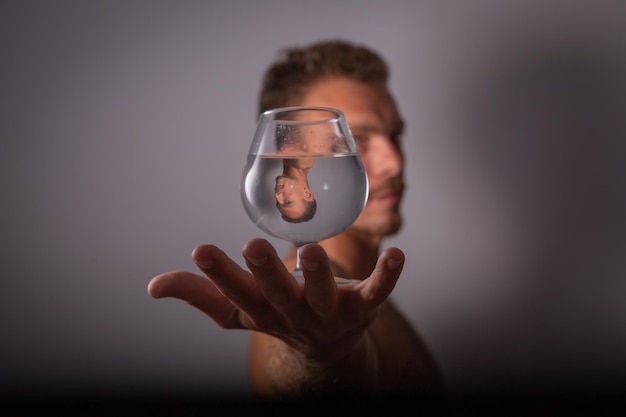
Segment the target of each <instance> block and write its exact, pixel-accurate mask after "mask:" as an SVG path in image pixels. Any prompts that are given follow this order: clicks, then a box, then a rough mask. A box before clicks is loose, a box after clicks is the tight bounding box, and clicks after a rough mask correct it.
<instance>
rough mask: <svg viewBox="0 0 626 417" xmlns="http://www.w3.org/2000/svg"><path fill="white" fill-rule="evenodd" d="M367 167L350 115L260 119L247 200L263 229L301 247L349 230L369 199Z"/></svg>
mask: <svg viewBox="0 0 626 417" xmlns="http://www.w3.org/2000/svg"><path fill="white" fill-rule="evenodd" d="M367 194H368V182H367V175H366V173H365V168H364V167H363V163H362V161H361V158H360V157H359V153H358V151H357V147H356V143H355V141H354V138H353V137H352V133H351V132H350V129H349V127H348V124H347V122H346V118H345V116H344V114H343V112H341V111H340V110H337V109H332V108H327V107H283V108H277V109H272V110H268V111H266V112H264V113H262V114H261V115H260V116H259V120H258V123H257V127H256V132H255V134H254V138H253V140H252V145H251V146H250V151H249V152H248V159H247V162H246V165H245V167H244V170H243V175H242V178H241V200H242V202H243V206H244V208H245V210H246V213H247V214H248V216H249V217H250V219H251V220H252V221H253V222H254V224H256V225H257V226H258V227H259V228H260V229H261V230H263V231H264V232H266V233H268V234H270V235H272V236H275V237H277V238H280V239H283V240H286V241H288V242H291V243H292V244H294V245H295V247H296V249H297V256H296V267H295V269H294V271H292V274H293V276H294V277H295V278H296V279H298V280H301V279H302V266H301V262H300V250H301V248H302V247H303V246H304V245H306V244H308V243H317V242H319V241H321V240H324V239H327V238H329V237H332V236H335V235H337V234H339V233H341V232H343V231H344V230H345V229H347V228H348V227H349V226H350V225H351V224H352V223H353V222H354V220H356V218H357V217H358V216H359V214H360V213H361V211H362V210H363V207H364V206H365V202H366V201H367Z"/></svg>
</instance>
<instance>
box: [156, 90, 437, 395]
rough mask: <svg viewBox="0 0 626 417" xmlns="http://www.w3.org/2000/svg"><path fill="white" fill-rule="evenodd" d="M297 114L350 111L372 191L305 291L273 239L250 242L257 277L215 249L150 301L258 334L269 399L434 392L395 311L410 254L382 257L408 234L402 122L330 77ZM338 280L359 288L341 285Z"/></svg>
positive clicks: (255, 378) (198, 254)
mask: <svg viewBox="0 0 626 417" xmlns="http://www.w3.org/2000/svg"><path fill="white" fill-rule="evenodd" d="M299 104H300V105H315V106H326V107H335V108H339V109H341V110H343V111H344V113H345V115H346V118H347V121H348V124H349V125H350V127H351V130H352V132H353V135H354V136H355V139H357V144H358V147H359V152H360V155H361V158H362V160H363V164H364V165H365V168H366V171H367V174H368V180H369V184H370V196H369V199H368V202H367V204H366V207H365V208H364V210H363V212H362V213H361V215H360V216H359V218H358V219H357V220H356V221H355V222H354V224H353V225H352V226H351V227H350V228H349V229H348V230H346V231H345V232H343V233H342V234H340V235H338V236H336V237H333V238H331V239H328V240H325V241H322V242H320V244H311V245H306V246H305V247H304V248H303V249H302V251H301V256H302V261H303V275H304V284H300V283H298V282H297V281H296V280H294V279H293V277H292V276H291V274H290V273H289V271H290V270H292V269H293V268H294V266H295V250H293V251H292V252H291V253H289V254H288V256H287V257H286V258H285V259H284V261H283V260H281V259H280V257H279V256H278V254H277V253H276V251H275V250H274V248H273V247H272V246H271V245H270V244H269V243H268V242H267V241H266V240H264V239H252V240H250V241H249V242H248V243H247V244H246V245H245V246H244V248H243V257H244V259H245V263H246V266H247V267H248V268H249V272H248V271H246V270H244V269H242V268H241V267H239V266H238V264H237V263H236V262H235V261H234V260H233V259H231V258H229V257H228V256H227V255H226V254H225V253H224V252H223V251H221V250H220V249H219V248H218V247H216V246H215V245H201V246H198V247H197V248H195V250H194V251H193V254H192V258H193V260H194V262H195V263H196V265H197V266H198V268H199V269H200V271H201V272H202V273H203V274H204V276H202V275H198V274H195V273H192V272H186V271H172V272H167V273H164V274H161V275H158V276H156V277H154V278H153V279H152V281H151V282H150V284H149V285H148V293H149V294H150V295H151V296H152V297H155V298H162V297H175V298H179V299H181V300H184V301H186V302H188V303H189V304H190V305H192V306H194V307H196V308H198V309H200V310H201V311H203V312H204V313H205V314H207V315H208V316H209V317H211V318H212V319H213V320H214V321H215V322H216V323H217V324H218V325H219V326H221V327H223V328H225V329H242V328H243V329H250V330H253V333H252V337H251V343H250V356H249V374H250V382H251V384H252V388H253V389H254V391H255V392H256V393H257V394H258V395H259V396H261V397H264V398H282V397H293V396H296V397H297V396H303V395H309V394H319V393H336V392H341V391H343V390H349V391H354V390H356V391H359V392H360V391H363V390H364V391H372V392H378V393H398V392H417V391H423V390H432V391H438V390H439V389H440V388H441V380H440V376H439V373H438V370H437V366H436V364H435V362H434V360H433V358H432V357H431V355H430V353H429V352H428V350H427V348H426V346H425V344H424V343H423V341H422V340H421V339H420V338H419V336H418V335H417V334H416V333H415V332H414V330H413V329H412V328H411V326H410V325H409V323H408V322H407V321H406V320H405V319H404V318H403V317H402V315H401V314H400V313H399V312H398V311H397V310H396V309H395V307H394V306H393V305H392V303H391V302H390V301H389V300H388V296H389V295H390V294H391V292H392V290H393V289H394V286H395V285H396V282H397V280H398V278H399V276H400V273H401V271H402V267H403V265H404V261H405V256H404V253H403V252H402V251H401V250H400V249H398V248H393V247H392V248H387V249H385V250H384V251H382V252H381V251H380V245H381V243H382V241H383V239H384V238H385V237H387V236H389V235H390V234H393V233H395V232H397V231H398V230H399V228H400V227H401V225H402V217H401V214H400V202H401V199H402V192H403V189H404V186H403V155H402V153H401V150H400V146H399V142H398V140H399V135H400V134H401V132H402V127H403V123H402V120H401V118H400V116H399V113H398V111H397V108H396V105H395V102H394V100H393V98H392V96H391V95H390V94H389V92H388V91H387V90H386V89H385V88H384V87H382V86H372V85H366V84H362V83H358V82H355V81H352V80H348V79H345V78H331V79H325V80H323V81H319V82H318V83H316V84H315V85H313V86H312V87H311V88H310V89H309V91H308V93H307V94H306V95H305V97H304V99H303V101H302V102H301V103H299ZM334 276H341V277H348V278H351V280H349V281H347V282H346V281H345V280H344V281H341V283H339V284H338V283H337V282H336V281H335V278H334ZM207 278H208V279H207Z"/></svg>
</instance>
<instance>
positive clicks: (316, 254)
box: [300, 244, 338, 318]
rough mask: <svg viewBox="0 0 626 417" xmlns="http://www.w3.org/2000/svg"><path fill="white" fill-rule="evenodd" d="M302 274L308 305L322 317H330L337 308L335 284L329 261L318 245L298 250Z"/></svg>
mask: <svg viewBox="0 0 626 417" xmlns="http://www.w3.org/2000/svg"><path fill="white" fill-rule="evenodd" d="M300 255H301V259H302V269H303V274H304V294H305V297H306V300H307V303H308V304H309V307H311V309H312V310H313V312H314V313H315V314H317V315H318V316H320V317H322V318H326V317H330V316H331V315H332V314H333V313H334V312H335V309H336V308H337V299H338V295H337V286H336V284H335V279H334V277H333V274H332V271H331V268H330V261H329V259H328V256H327V255H326V252H325V251H324V249H322V247H321V246H319V245H313V244H311V245H306V246H304V247H303V248H302V250H301V251H300Z"/></svg>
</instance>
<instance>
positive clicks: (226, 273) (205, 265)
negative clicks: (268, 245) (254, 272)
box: [191, 245, 267, 315]
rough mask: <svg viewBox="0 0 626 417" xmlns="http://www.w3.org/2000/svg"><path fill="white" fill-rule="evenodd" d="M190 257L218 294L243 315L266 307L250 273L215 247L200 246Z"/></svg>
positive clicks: (257, 311) (258, 311)
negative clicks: (217, 290)
mask: <svg viewBox="0 0 626 417" xmlns="http://www.w3.org/2000/svg"><path fill="white" fill-rule="evenodd" d="M191 256H192V259H193V261H194V262H195V263H196V265H197V266H198V268H199V269H200V270H201V271H202V272H203V273H204V274H206V276H207V277H208V278H209V279H210V280H211V282H212V283H213V284H214V285H215V287H217V289H219V292H220V293H221V294H222V295H223V296H224V297H226V298H227V299H228V300H230V302H231V303H233V304H234V305H235V306H237V307H238V308H239V309H241V310H242V311H244V312H245V313H247V314H249V315H255V314H259V313H260V311H262V310H263V307H264V306H266V305H267V303H266V302H265V301H264V299H263V297H262V295H261V294H260V292H259V289H258V288H257V286H256V284H255V282H254V280H253V279H252V277H251V276H250V273H249V272H247V271H245V270H243V269H242V268H241V267H240V266H239V265H238V264H237V263H236V262H235V261H233V260H232V259H231V258H229V257H228V255H226V253H225V252H224V251H222V250H221V249H220V248H218V247H217V246H215V245H200V246H198V247H196V248H195V249H194V250H193V252H192V255H191Z"/></svg>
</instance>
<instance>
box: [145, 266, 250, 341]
mask: <svg viewBox="0 0 626 417" xmlns="http://www.w3.org/2000/svg"><path fill="white" fill-rule="evenodd" d="M148 294H150V296H151V297H153V298H165V297H172V298H178V299H180V300H183V301H186V302H187V303H189V304H190V305H192V306H193V307H195V308H197V309H198V310H200V311H202V312H203V313H205V314H206V315H208V316H209V317H211V318H212V319H213V320H214V321H215V322H216V323H217V324H218V325H219V326H221V327H223V328H226V329H240V328H243V326H242V325H241V323H240V322H239V318H238V314H237V313H238V311H237V308H236V307H235V306H234V305H233V304H232V303H231V302H230V301H229V300H228V299H227V298H226V297H224V296H223V295H222V293H221V292H220V291H219V290H218V289H217V288H216V287H215V286H214V285H213V284H212V283H211V282H210V281H209V280H207V279H206V278H204V277H201V276H199V275H196V274H193V273H191V272H185V271H173V272H166V273H164V274H160V275H157V276H156V277H154V278H152V280H150V283H149V284H148Z"/></svg>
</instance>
